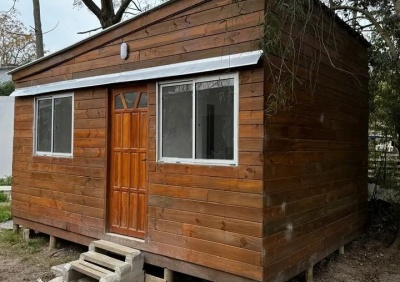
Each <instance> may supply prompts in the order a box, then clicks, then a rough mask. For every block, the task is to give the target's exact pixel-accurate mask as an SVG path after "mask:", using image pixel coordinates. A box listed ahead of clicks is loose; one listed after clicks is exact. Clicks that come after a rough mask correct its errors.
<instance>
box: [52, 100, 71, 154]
mask: <svg viewBox="0 0 400 282" xmlns="http://www.w3.org/2000/svg"><path fill="white" fill-rule="evenodd" d="M53 135H54V136H53V138H54V144H53V152H55V153H71V143H72V138H71V136H72V97H63V98H55V99H54V121H53Z"/></svg>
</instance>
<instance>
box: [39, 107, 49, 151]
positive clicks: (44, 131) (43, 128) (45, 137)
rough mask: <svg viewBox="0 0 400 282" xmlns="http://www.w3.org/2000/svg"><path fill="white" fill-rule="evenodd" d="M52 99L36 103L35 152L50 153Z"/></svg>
mask: <svg viewBox="0 0 400 282" xmlns="http://www.w3.org/2000/svg"><path fill="white" fill-rule="evenodd" d="M51 115H52V99H45V100H38V102H37V127H36V130H37V134H36V138H37V140H36V143H37V151H40V152H51V123H52V121H51V120H52V117H51Z"/></svg>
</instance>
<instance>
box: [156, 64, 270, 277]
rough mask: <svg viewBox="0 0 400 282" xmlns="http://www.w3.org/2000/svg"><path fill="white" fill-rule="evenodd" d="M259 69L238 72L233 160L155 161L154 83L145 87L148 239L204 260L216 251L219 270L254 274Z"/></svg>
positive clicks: (258, 221)
mask: <svg viewBox="0 0 400 282" xmlns="http://www.w3.org/2000/svg"><path fill="white" fill-rule="evenodd" d="M263 75H264V71H263V69H262V68H257V69H253V70H243V71H240V72H239V80H240V82H239V84H240V86H239V104H240V113H241V114H240V115H239V165H238V166H207V165H186V164H167V163H157V162H156V154H155V149H156V139H155V137H156V116H155V114H156V104H155V101H156V99H155V96H156V88H155V84H149V89H148V91H149V95H150V96H149V101H150V105H149V107H150V108H149V113H151V114H150V118H149V120H150V125H149V126H150V128H149V131H150V145H149V148H151V151H149V156H150V158H149V208H148V209H149V213H148V222H149V224H148V236H149V240H150V241H156V242H159V243H162V244H165V245H168V246H169V247H177V248H182V249H185V250H193V251H198V252H200V253H201V254H203V255H204V257H203V258H204V260H199V261H198V262H197V263H199V264H201V265H204V266H207V265H208V263H209V262H207V260H208V259H207V257H208V256H207V255H212V256H217V257H219V260H220V263H221V265H223V266H224V267H223V268H221V269H220V270H223V271H226V272H230V273H234V274H237V275H241V276H245V277H247V278H251V279H255V280H262V260H263V255H262V253H263V252H262V221H263V214H262V211H263V136H264V126H263V119H262V118H258V117H260V116H261V117H262V112H263V109H262V107H261V108H260V107H259V104H260V103H261V105H263V104H264V100H263V92H264V90H263ZM249 98H254V100H252V101H248V99H249ZM160 251H161V252H163V250H162V249H160ZM188 261H192V258H190V257H189V258H188ZM193 262H195V261H193ZM237 263H240V264H241V269H240V270H239V269H236V268H235V267H234V265H235V264H237Z"/></svg>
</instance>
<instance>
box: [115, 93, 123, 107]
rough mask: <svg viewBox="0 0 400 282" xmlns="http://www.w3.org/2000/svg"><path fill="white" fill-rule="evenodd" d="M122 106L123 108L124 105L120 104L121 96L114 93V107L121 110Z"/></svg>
mask: <svg viewBox="0 0 400 282" xmlns="http://www.w3.org/2000/svg"><path fill="white" fill-rule="evenodd" d="M123 108H124V105H123V104H122V100H121V96H120V95H116V96H115V109H116V110H122V109H123Z"/></svg>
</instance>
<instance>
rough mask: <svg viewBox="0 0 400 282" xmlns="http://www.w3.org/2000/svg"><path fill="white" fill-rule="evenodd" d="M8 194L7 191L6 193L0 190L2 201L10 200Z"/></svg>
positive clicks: (0, 201)
mask: <svg viewBox="0 0 400 282" xmlns="http://www.w3.org/2000/svg"><path fill="white" fill-rule="evenodd" d="M8 201H9V199H8V196H7V194H6V193H4V192H3V191H0V203H5V202H8Z"/></svg>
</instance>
